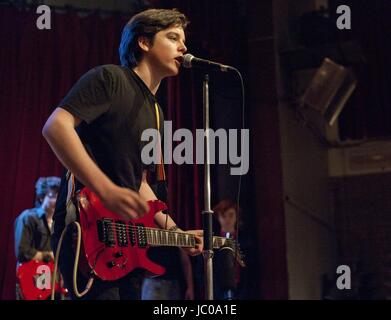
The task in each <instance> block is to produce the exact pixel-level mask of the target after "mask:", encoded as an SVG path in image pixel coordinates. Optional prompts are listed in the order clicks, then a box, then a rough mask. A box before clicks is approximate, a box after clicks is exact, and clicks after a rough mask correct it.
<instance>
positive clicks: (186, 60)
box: [181, 53, 234, 72]
mask: <svg viewBox="0 0 391 320" xmlns="http://www.w3.org/2000/svg"><path fill="white" fill-rule="evenodd" d="M181 58H182V59H181V64H182V66H183V67H184V68H201V69H207V70H219V71H223V72H228V71H233V70H234V68H233V67H230V66H227V65H225V64H221V63H217V62H213V61H209V60H205V59H200V58H196V57H195V56H193V55H192V54H190V53H187V54H185V55H183V56H182V57H181Z"/></svg>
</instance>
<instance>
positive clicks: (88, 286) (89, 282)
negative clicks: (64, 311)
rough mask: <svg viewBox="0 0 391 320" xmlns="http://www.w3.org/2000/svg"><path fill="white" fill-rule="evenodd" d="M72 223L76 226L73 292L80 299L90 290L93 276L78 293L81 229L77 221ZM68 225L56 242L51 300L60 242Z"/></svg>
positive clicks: (53, 292) (52, 298)
mask: <svg viewBox="0 0 391 320" xmlns="http://www.w3.org/2000/svg"><path fill="white" fill-rule="evenodd" d="M73 223H74V224H75V225H76V229H77V244H76V252H75V261H74V264H73V291H74V293H75V295H76V297H78V298H81V297H83V296H84V295H86V294H87V292H88V291H90V290H91V288H92V284H93V283H94V280H95V278H94V277H93V276H91V277H90V278H89V279H88V282H87V285H86V287H85V289H84V290H83V291H82V292H81V293H80V292H79V290H78V287H77V268H78V265H79V257H80V249H81V227H80V224H79V223H78V222H77V221H74V222H73ZM69 225H70V224H68V225H67V226H66V227H65V228H64V230H63V231H62V233H61V237H60V240H59V242H58V246H57V250H56V256H55V258H54V271H53V277H52V288H51V290H52V292H51V298H50V299H51V300H54V294H55V279H56V278H57V268H58V259H59V256H60V250H61V245H62V241H63V240H64V236H65V234H66V233H67V231H68V227H69Z"/></svg>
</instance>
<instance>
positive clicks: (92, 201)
mask: <svg viewBox="0 0 391 320" xmlns="http://www.w3.org/2000/svg"><path fill="white" fill-rule="evenodd" d="M148 205H149V208H150V209H149V212H148V213H147V214H146V215H144V216H143V217H142V218H140V219H134V220H133V219H132V220H129V221H126V222H125V221H123V220H121V217H120V216H118V215H117V214H115V213H113V212H111V211H109V210H108V209H106V208H105V207H104V206H103V204H102V203H101V201H100V200H99V198H98V197H97V195H96V194H94V193H93V192H92V191H91V190H89V189H88V188H86V187H85V188H83V189H82V190H81V191H80V194H79V215H80V225H81V229H82V241H83V250H84V254H85V257H86V259H87V262H88V266H89V268H90V269H91V270H92V271H93V272H94V273H95V274H96V275H97V276H98V277H99V278H100V279H102V280H109V281H113V280H117V279H120V278H122V277H124V276H125V275H127V274H128V273H129V272H131V271H133V270H134V269H136V268H142V269H145V270H147V271H149V272H150V273H152V274H154V275H162V274H163V273H164V272H165V269H164V268H163V267H162V266H160V265H158V264H156V263H154V262H153V261H152V260H150V259H149V258H148V256H147V250H148V248H149V246H148V244H147V240H146V235H145V234H144V233H143V231H142V230H143V227H155V223H154V216H155V213H156V212H158V211H161V210H165V209H167V207H166V205H165V204H164V203H163V202H161V201H159V200H156V201H149V202H148ZM136 231H137V232H136Z"/></svg>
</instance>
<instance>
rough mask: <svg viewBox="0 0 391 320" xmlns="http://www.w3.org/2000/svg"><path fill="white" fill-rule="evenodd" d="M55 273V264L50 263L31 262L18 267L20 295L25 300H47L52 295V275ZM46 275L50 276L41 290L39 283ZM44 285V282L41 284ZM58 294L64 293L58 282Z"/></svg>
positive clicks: (17, 275)
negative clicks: (40, 278)
mask: <svg viewBox="0 0 391 320" xmlns="http://www.w3.org/2000/svg"><path fill="white" fill-rule="evenodd" d="M53 271H54V262H53V261H50V262H48V263H45V262H42V261H36V260H31V261H29V262H25V263H22V264H20V265H19V266H18V268H17V271H16V277H17V281H18V283H19V288H20V294H21V296H22V299H23V300H46V299H48V298H49V297H50V294H51V289H50V286H51V275H52V274H53ZM44 273H47V274H48V277H47V278H46V277H45V281H47V283H45V284H46V285H44V286H43V288H39V286H38V285H37V281H39V279H38V278H39V277H41V276H42V275H43V274H44ZM41 284H42V282H41ZM41 287H42V286H41ZM56 292H62V289H61V286H60V284H59V282H58V281H57V282H56Z"/></svg>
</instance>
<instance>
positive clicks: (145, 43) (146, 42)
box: [138, 37, 152, 52]
mask: <svg viewBox="0 0 391 320" xmlns="http://www.w3.org/2000/svg"><path fill="white" fill-rule="evenodd" d="M138 45H139V46H140V48H141V50H143V51H145V52H148V51H149V49H150V48H151V47H152V44H151V40H150V39H148V38H147V37H139V38H138Z"/></svg>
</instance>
